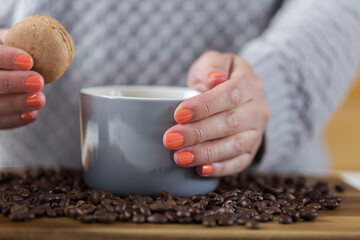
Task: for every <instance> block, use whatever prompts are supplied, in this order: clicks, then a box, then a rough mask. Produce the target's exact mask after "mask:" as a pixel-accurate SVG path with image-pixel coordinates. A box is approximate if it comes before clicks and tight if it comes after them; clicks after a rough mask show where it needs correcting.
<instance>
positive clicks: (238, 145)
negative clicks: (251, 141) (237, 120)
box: [234, 136, 247, 156]
mask: <svg viewBox="0 0 360 240" xmlns="http://www.w3.org/2000/svg"><path fill="white" fill-rule="evenodd" d="M234 144H235V146H234V149H235V154H236V156H238V155H240V154H242V153H243V152H245V151H246V149H247V144H246V141H245V140H244V139H243V138H242V137H241V136H236V137H235V141H234Z"/></svg>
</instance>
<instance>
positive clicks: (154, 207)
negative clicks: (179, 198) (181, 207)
mask: <svg viewBox="0 0 360 240" xmlns="http://www.w3.org/2000/svg"><path fill="white" fill-rule="evenodd" d="M171 208H172V207H171V205H168V204H166V203H163V202H154V203H153V204H151V205H150V210H151V211H154V212H163V211H166V210H170V209H171Z"/></svg>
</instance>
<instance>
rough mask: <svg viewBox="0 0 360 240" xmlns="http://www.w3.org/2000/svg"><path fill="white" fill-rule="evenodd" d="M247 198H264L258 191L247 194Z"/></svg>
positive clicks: (257, 199)
mask: <svg viewBox="0 0 360 240" xmlns="http://www.w3.org/2000/svg"><path fill="white" fill-rule="evenodd" d="M249 199H250V201H252V202H257V201H262V200H264V198H263V196H262V195H261V193H259V192H252V193H250V195H249Z"/></svg>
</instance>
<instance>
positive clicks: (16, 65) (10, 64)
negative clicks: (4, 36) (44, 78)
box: [0, 45, 33, 70]
mask: <svg viewBox="0 0 360 240" xmlns="http://www.w3.org/2000/svg"><path fill="white" fill-rule="evenodd" d="M32 67H33V59H32V57H31V56H30V55H29V54H28V53H27V52H25V51H23V50H21V49H18V48H14V47H9V46H5V45H0V69H4V70H30V69H31V68H32Z"/></svg>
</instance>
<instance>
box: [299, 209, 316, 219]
mask: <svg viewBox="0 0 360 240" xmlns="http://www.w3.org/2000/svg"><path fill="white" fill-rule="evenodd" d="M317 216H318V213H317V212H316V211H315V212H314V211H311V210H305V211H302V212H301V214H300V217H301V218H302V219H304V220H305V221H313V220H314V219H315V218H316V217H317Z"/></svg>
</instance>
